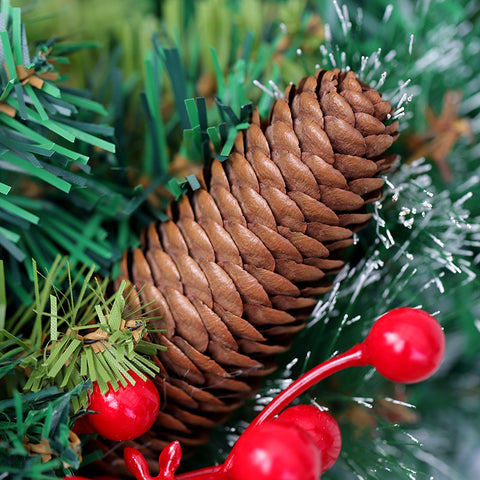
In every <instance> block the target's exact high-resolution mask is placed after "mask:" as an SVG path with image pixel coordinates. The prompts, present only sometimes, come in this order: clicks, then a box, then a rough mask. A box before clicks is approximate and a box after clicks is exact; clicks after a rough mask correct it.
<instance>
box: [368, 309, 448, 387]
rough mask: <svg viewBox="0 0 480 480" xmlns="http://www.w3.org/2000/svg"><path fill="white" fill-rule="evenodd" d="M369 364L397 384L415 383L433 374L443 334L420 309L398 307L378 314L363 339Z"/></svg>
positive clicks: (441, 348)
mask: <svg viewBox="0 0 480 480" xmlns="http://www.w3.org/2000/svg"><path fill="white" fill-rule="evenodd" d="M364 345H365V354H366V357H367V361H368V363H370V364H371V365H373V366H374V367H375V368H376V369H377V370H378V371H379V372H380V373H381V374H382V375H383V376H384V377H386V378H388V379H389V380H391V381H393V382H398V383H415V382H420V381H422V380H425V379H426V378H428V377H429V376H430V375H432V374H433V373H434V372H435V371H436V370H437V369H438V367H439V366H440V364H441V363H442V359H443V355H444V353H445V335H444V333H443V330H442V328H441V326H440V325H439V323H438V322H437V321H436V320H435V318H433V317H432V316H431V315H429V314H428V313H427V312H425V311H423V310H417V309H414V308H397V309H395V310H391V311H390V312H387V313H386V314H385V315H383V316H381V317H380V318H379V319H378V320H377V321H376V322H375V324H374V325H373V327H372V329H371V330H370V333H369V335H368V337H367V338H366V339H365V342H364Z"/></svg>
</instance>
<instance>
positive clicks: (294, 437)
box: [228, 420, 321, 480]
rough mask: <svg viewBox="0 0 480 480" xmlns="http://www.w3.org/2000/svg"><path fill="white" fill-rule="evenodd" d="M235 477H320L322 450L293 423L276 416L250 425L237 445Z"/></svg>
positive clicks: (288, 479) (232, 474) (233, 466)
mask: <svg viewBox="0 0 480 480" xmlns="http://www.w3.org/2000/svg"><path fill="white" fill-rule="evenodd" d="M228 473H229V478H231V480H246V479H255V480H318V479H319V478H320V473H321V460H320V452H319V451H318V449H317V447H316V446H315V444H314V443H313V440H312V439H311V437H310V436H309V435H308V434H307V433H306V432H305V431H304V430H302V429H301V428H299V427H297V426H296V425H294V424H292V423H287V422H282V421H280V420H276V421H274V422H266V423H263V424H261V425H258V426H255V427H252V428H249V429H247V430H246V431H245V433H244V434H243V435H241V436H240V438H239V439H238V441H237V443H236V444H235V446H234V447H233V450H232V456H231V463H230V465H229V470H228Z"/></svg>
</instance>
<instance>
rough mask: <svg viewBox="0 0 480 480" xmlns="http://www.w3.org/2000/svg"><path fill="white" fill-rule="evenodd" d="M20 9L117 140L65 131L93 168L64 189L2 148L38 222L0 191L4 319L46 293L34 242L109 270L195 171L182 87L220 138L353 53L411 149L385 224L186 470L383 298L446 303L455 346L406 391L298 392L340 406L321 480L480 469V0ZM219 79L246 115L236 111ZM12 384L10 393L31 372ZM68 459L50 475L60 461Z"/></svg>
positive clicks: (13, 183)
mask: <svg viewBox="0 0 480 480" xmlns="http://www.w3.org/2000/svg"><path fill="white" fill-rule="evenodd" d="M1 5H2V8H5V5H6V2H5V0H2V2H1ZM12 6H13V7H21V9H22V21H23V22H24V24H25V30H26V34H27V38H28V43H29V45H30V46H31V47H30V49H31V53H32V54H33V52H34V51H35V46H36V45H37V44H38V42H48V41H49V39H51V38H53V37H55V45H56V47H55V48H56V49H58V50H57V51H58V54H59V55H60V56H62V57H68V58H69V60H70V64H69V65H63V64H59V65H58V69H59V71H60V73H61V74H62V75H63V74H65V75H68V78H67V77H65V78H63V77H60V81H59V85H65V86H68V89H71V88H74V89H75V91H71V90H64V91H65V92H67V93H70V94H75V95H79V96H80V97H83V98H87V97H88V98H91V99H92V100H94V101H95V102H98V103H99V104H101V105H103V106H104V107H105V111H104V112H103V111H102V109H100V108H96V109H93V110H92V109H91V108H90V109H86V108H78V113H77V114H76V118H75V120H76V121H78V122H81V123H80V124H79V125H81V128H83V129H84V130H85V131H87V132H94V133H95V134H98V135H99V136H100V137H102V138H103V139H105V141H106V142H111V143H112V144H114V145H115V147H116V148H115V152H113V149H110V150H111V151H108V150H107V149H105V148H102V147H100V148H99V146H98V145H95V144H91V143H90V144H89V143H88V142H78V141H76V142H75V143H74V146H70V148H71V149H72V150H74V151H75V152H77V153H78V154H81V155H85V157H89V159H88V162H86V164H85V165H87V166H88V168H83V169H80V168H79V167H78V165H72V164H68V163H67V164H66V166H67V167H68V168H70V171H71V172H72V173H73V174H74V175H76V177H75V178H76V179H77V182H76V183H75V182H74V183H73V184H72V188H71V189H70V190H69V191H68V192H66V191H62V190H61V189H58V188H52V187H51V186H46V184H45V183H44V182H42V181H39V180H38V179H37V178H35V177H34V176H32V175H28V174H25V173H22V172H19V171H18V169H15V168H12V167H11V163H10V161H9V160H8V158H6V157H5V156H3V155H4V153H5V152H4V150H1V151H0V187H2V186H3V185H9V186H10V187H11V190H9V191H6V190H7V189H6V188H5V189H1V188H0V201H2V202H5V201H10V200H11V201H12V202H13V203H15V204H16V205H19V206H21V207H22V208H24V209H25V210H26V211H27V212H29V213H30V214H32V213H33V214H35V215H38V216H39V217H40V218H41V220H42V221H40V222H38V223H36V224H32V223H31V222H28V221H26V220H25V218H24V217H22V215H19V216H17V217H16V219H12V218H11V216H9V217H8V218H7V213H6V212H5V210H3V209H2V207H1V205H4V203H2V204H1V205H0V219H1V224H0V233H1V234H3V235H4V236H5V235H6V231H5V230H6V229H8V231H9V232H10V234H9V235H7V239H9V240H10V242H11V243H13V244H14V245H15V247H16V248H17V249H18V251H20V252H23V255H15V254H13V253H12V249H9V248H6V247H5V243H2V247H0V255H1V257H0V258H1V259H2V260H3V268H4V271H5V279H6V281H5V284H6V285H5V293H3V294H2V289H1V288H0V320H2V318H3V320H4V322H5V323H4V325H5V326H6V327H7V330H8V329H9V328H8V326H9V324H8V321H9V318H12V317H14V315H15V312H16V311H18V309H20V308H22V305H26V304H29V303H31V302H32V301H33V296H32V294H31V293H30V290H31V289H32V281H33V272H32V269H31V267H30V265H31V258H32V257H34V258H35V260H36V261H37V262H38V264H39V266H40V268H41V269H42V270H43V271H45V269H48V268H49V266H51V264H52V263H53V262H54V259H55V257H56V256H57V255H58V254H61V255H68V256H69V259H70V264H71V268H72V271H73V272H80V271H81V269H82V268H83V267H82V266H83V265H84V264H85V263H88V264H90V263H95V264H96V265H97V266H98V270H97V271H98V273H99V274H101V275H102V276H109V275H110V276H115V274H116V271H117V266H118V262H119V259H120V257H121V255H122V253H123V251H124V250H125V249H126V248H129V247H132V246H135V245H136V244H138V242H139V234H140V231H141V229H142V228H143V227H144V226H145V225H146V224H147V223H148V222H149V221H151V220H153V219H156V218H162V212H163V210H164V208H165V205H166V202H167V201H168V200H169V199H170V198H172V196H174V195H175V194H181V192H182V190H184V189H185V188H189V186H193V187H194V181H193V180H192V179H191V178H190V182H188V181H187V182H186V183H185V177H187V176H189V175H191V174H192V173H195V171H196V169H198V168H199V166H200V165H201V164H202V161H203V160H202V155H203V151H202V143H201V141H199V137H198V135H197V133H196V132H198V128H197V130H195V127H197V126H198V125H195V122H194V121H193V120H192V116H191V112H190V115H189V111H188V109H187V108H186V107H185V103H184V102H183V101H184V100H185V99H186V98H193V97H198V96H200V97H204V98H205V105H206V111H207V113H208V122H209V126H213V127H215V131H216V132H217V133H218V135H220V137H221V140H222V141H221V142H219V143H220V145H219V148H218V153H222V152H221V151H222V148H223V147H224V144H225V143H227V146H228V131H229V129H230V130H232V129H235V128H239V124H241V107H242V106H243V105H246V104H247V103H248V102H252V103H253V104H254V105H259V108H260V110H261V113H262V114H263V115H267V114H268V109H269V106H270V104H271V102H272V100H273V95H274V92H275V88H274V86H273V85H272V84H270V83H269V81H270V80H272V81H273V82H274V84H275V85H277V86H278V88H280V90H283V89H284V87H285V86H286V85H287V84H288V83H289V82H290V81H292V82H296V81H298V80H299V79H300V78H301V77H302V76H304V75H305V74H311V73H313V72H314V70H315V68H316V66H317V65H319V66H321V67H325V68H331V67H332V66H336V65H337V66H343V67H345V66H347V65H348V66H350V67H351V68H352V69H354V70H355V71H356V72H362V73H361V75H363V78H364V79H365V80H366V81H368V82H370V83H373V84H375V83H376V84H377V85H378V88H380V90H381V91H382V92H383V94H384V96H385V97H386V98H388V99H391V100H392V104H393V105H398V108H399V111H398V113H399V119H400V121H401V130H402V135H401V137H400V139H399V140H398V141H397V143H396V144H395V147H394V148H395V150H396V151H397V153H399V154H400V156H401V158H400V162H399V165H398V167H397V169H396V170H395V172H394V173H393V175H391V176H389V182H388V187H387V189H386V192H385V196H384V198H383V199H382V201H381V202H380V203H377V204H374V205H371V211H372V212H374V213H375V215H374V222H372V224H371V225H370V226H369V228H368V229H367V230H365V231H362V232H360V233H359V234H358V238H357V243H356V245H355V246H354V248H352V249H350V251H349V256H350V266H349V268H348V269H346V270H345V271H344V272H343V273H341V274H340V276H339V279H338V280H341V282H340V281H339V282H338V283H337V284H336V286H335V288H334V290H333V292H332V294H331V295H328V294H327V295H326V296H325V297H324V298H322V299H320V301H319V305H318V307H317V309H316V312H315V315H314V317H313V319H312V322H311V324H310V326H309V327H308V328H307V329H306V330H305V331H304V332H302V333H301V334H300V335H299V336H298V337H297V340H296V342H295V345H294V347H293V349H292V350H291V351H290V352H288V353H287V354H285V355H283V356H282V357H281V359H280V364H281V367H282V368H279V370H278V371H277V372H276V373H275V374H274V375H272V376H271V377H269V378H268V379H267V380H266V381H265V383H264V386H263V387H262V389H261V391H260V392H259V394H258V396H257V397H256V398H255V399H253V400H252V401H251V402H249V403H247V405H246V406H245V407H244V408H242V409H241V410H240V411H239V412H237V413H236V414H235V416H234V417H233V418H232V419H231V421H229V422H228V424H227V426H225V427H219V428H218V429H217V430H216V431H215V432H214V435H213V437H212V441H211V442H210V443H209V444H208V445H206V446H204V447H202V448H201V449H200V450H199V451H198V452H197V453H196V455H194V456H193V457H192V458H191V459H189V460H188V463H186V465H185V468H199V467H201V466H204V465H206V464H211V463H212V462H213V461H221V460H222V458H223V457H224V456H225V455H226V453H227V452H228V450H229V449H230V445H231V444H232V442H233V441H234V439H235V438H236V435H237V432H238V431H241V429H242V428H243V427H244V426H245V424H246V423H247V422H248V421H249V420H250V419H252V418H253V417H254V415H255V411H256V410H257V409H258V408H260V407H261V405H263V404H264V403H265V402H266V401H267V399H268V398H269V397H271V396H274V393H275V392H276V391H278V390H279V389H281V388H282V387H284V386H285V384H286V383H288V379H290V378H296V377H298V376H299V375H300V374H301V373H302V372H303V371H305V370H307V369H309V368H312V367H313V366H314V365H315V364H317V363H319V362H321V361H323V360H325V359H326V358H328V357H329V356H331V355H332V354H333V353H334V352H337V351H342V350H344V349H346V348H348V347H349V346H351V345H353V344H354V343H358V342H359V341H360V340H361V339H362V338H363V337H364V336H365V334H366V332H367V331H368V328H369V327H370V326H371V324H372V322H373V321H374V319H375V318H377V317H378V316H379V315H381V314H382V313H383V312H385V311H386V310H388V309H391V308H394V307H397V306H422V308H424V309H425V310H427V311H430V312H432V313H436V315H437V317H438V319H439V320H440V322H441V324H442V326H444V328H445V332H446V335H447V356H446V359H445V362H444V365H443V367H442V368H441V370H440V372H438V374H437V375H436V376H435V377H434V378H433V379H431V380H429V381H427V382H425V383H422V384H419V385H414V386H409V387H407V388H403V387H399V386H394V385H391V384H389V383H388V382H386V381H383V380H382V379H380V378H379V376H378V375H376V374H372V372H371V371H369V370H362V369H359V370H355V371H353V372H345V373H344V374H341V375H337V376H335V378H334V379H333V380H332V381H331V382H326V383H324V384H321V385H319V386H318V387H316V388H315V389H313V390H312V391H310V392H309V393H308V394H307V395H306V396H305V397H304V399H303V400H304V401H315V402H317V403H318V404H320V405H325V406H328V407H329V408H330V409H331V410H332V412H333V414H334V415H335V416H337V418H339V419H340V423H341V427H342V434H343V441H344V448H343V453H342V456H341V459H340V461H339V462H338V464H336V465H335V466H334V468H333V469H332V470H331V471H329V472H327V473H326V474H325V475H324V476H323V477H322V478H325V479H331V480H333V479H340V478H342V479H346V478H352V479H355V478H358V479H362V478H363V479H382V480H384V479H387V480H388V479H389V478H392V479H403V478H405V479H409V478H416V479H429V478H432V477H433V478H435V479H436V480H444V479H445V480H447V479H448V480H463V479H465V480H467V479H468V480H473V479H476V478H479V476H480V464H479V460H478V458H480V450H479V445H480V442H479V440H480V434H479V431H480V408H479V404H480V375H479V374H480V353H479V348H478V345H479V341H480V323H479V322H480V321H479V318H480V289H479V281H478V278H477V276H478V272H479V260H480V250H479V246H480V226H479V225H480V222H479V220H480V207H479V203H478V201H477V197H478V195H479V194H480V184H479V182H480V163H479V158H480V145H479V144H478V138H479V137H478V134H479V131H480V69H479V68H478V66H477V65H478V56H479V54H480V7H479V5H478V4H477V2H475V1H474V0H461V1H453V0H444V1H440V0H419V1H415V0H405V1H402V2H396V3H392V4H390V3H388V2H387V1H384V0H372V1H369V2H368V3H364V2H360V1H358V2H357V1H347V2H344V3H341V4H336V3H334V2H330V1H326V0H325V1H324V0H317V1H315V0H310V1H307V0H296V1H293V0H292V1H280V0H279V1H274V0H269V1H261V0H244V1H240V0H238V1H236V0H230V1H220V0H196V1H195V0H184V1H175V0H164V1H162V2H155V1H154V0H141V1H134V0H116V1H113V0H112V1H104V2H95V1H94V0H67V1H65V0H63V1H59V0H42V1H38V2H30V1H24V0H22V1H13V0H12ZM66 44H68V45H69V47H68V48H67V47H65V48H63V50H62V45H66ZM212 49H213V50H212ZM379 49H380V50H379ZM367 57H368V59H367ZM55 68H57V65H56V66H55ZM384 72H386V76H385V77H383V76H382V74H383V73H384ZM254 80H256V81H258V82H260V83H261V85H263V86H264V87H265V88H266V89H268V90H269V91H270V92H271V94H267V93H264V92H263V90H262V89H261V88H259V87H258V86H256V85H255V84H254V83H253V81H254ZM2 85H3V84H2ZM400 87H401V88H400ZM61 88H62V89H63V88H66V87H63V86H61ZM215 95H216V96H218V97H219V98H220V100H221V102H222V103H223V104H225V105H229V106H231V108H232V111H233V112H234V114H235V115H236V116H237V117H238V118H237V121H235V120H232V119H231V118H229V117H228V116H227V118H226V121H224V117H225V110H223V111H222V110H221V109H219V108H218V107H217V105H216V104H215V100H214V96H215ZM3 100H4V99H3V98H2V101H3ZM402 107H405V110H404V112H402V111H401V110H400V109H401V108H402ZM102 113H103V114H102ZM222 113H223V117H222ZM0 115H4V114H3V113H0ZM222 123H224V127H221V124H222ZM2 125H3V124H2ZM37 127H38V132H40V133H41V134H42V135H43V134H45V132H44V130H43V129H42V128H41V126H37ZM37 127H35V128H37ZM110 127H113V128H110ZM212 135H213V133H212ZM45 136H46V138H47V137H48V135H47V134H45ZM102 145H103V144H102ZM103 146H105V145H103ZM82 158H83V157H82ZM445 165H447V169H446V168H445ZM71 178H74V177H71ZM192 182H193V183H192ZM7 220H8V222H7ZM53 220H55V221H53ZM13 251H14V252H15V253H17V254H18V251H17V250H15V249H14V250H13ZM0 277H1V275H0ZM0 283H1V282H0ZM59 288H60V289H61V288H62V286H61V285H59ZM7 299H8V305H7ZM2 308H3V309H4V310H3V311H4V312H5V313H4V314H2ZM2 326H3V325H2ZM2 338H3V337H2ZM2 345H3V347H4V350H2V351H3V352H5V349H7V350H8V351H7V352H6V353H4V355H3V357H1V358H0V360H1V361H2V362H3V363H2V364H0V365H6V366H5V372H7V370H8V372H9V375H10V377H11V370H10V369H11V368H13V366H14V365H13V363H11V361H12V362H13V360H11V359H12V358H13V356H12V355H10V353H8V352H10V350H9V349H10V348H12V347H11V344H10V343H8V342H7V341H6V340H5V342H4V344H2ZM15 362H16V360H15ZM15 365H16V364H15ZM17 380H18V379H17ZM6 385H8V388H5V389H3V390H2V396H4V397H6V398H5V400H6V401H7V400H8V397H9V396H10V397H12V398H13V395H14V394H13V390H15V389H16V387H21V381H19V380H18V381H17V382H13V384H12V382H10V383H8V382H7V384H6ZM14 387H15V388H14ZM2 388H3V385H2ZM3 392H5V393H3ZM47 393H48V394H51V395H54V393H51V392H50V391H49V392H47ZM23 395H26V394H23ZM55 395H57V394H56V393H55ZM55 395H54V396H52V401H53V399H54V398H55V399H57V398H58V397H57V396H55ZM16 398H17V397H16ZM24 399H25V398H24ZM410 405H413V406H415V408H413V407H411V406H410ZM2 407H5V409H8V408H11V405H10V404H8V403H7V404H5V405H4V404H2V403H0V408H2ZM5 411H7V413H8V415H9V417H10V418H12V413H11V411H10V410H5ZM48 414H49V415H50V413H48ZM58 418H59V421H61V423H62V422H63V424H65V425H67V424H68V423H69V421H70V420H69V419H68V418H66V416H63V417H61V420H60V417H58ZM17 421H19V420H18V419H17ZM35 421H36V420H35ZM392 425H393V426H392ZM58 431H60V430H58ZM64 434H65V433H64V431H63V430H62V435H63V436H64ZM58 438H60V437H58ZM61 438H64V437H61ZM66 451H67V450H65V452H66ZM61 455H62V454H60V457H61ZM61 458H63V457H61ZM2 461H3V460H2V457H1V455H0V465H2V463H1V462H2ZM58 465H59V463H58V462H57V463H56V464H55V465H53V466H51V467H50V469H49V471H47V469H45V470H42V471H46V472H47V473H49V474H50V473H51V475H53V474H54V473H52V472H54V471H55V469H57V467H58ZM71 465H72V466H74V467H75V463H74V462H73V463H71ZM32 468H33V467H32ZM35 468H39V467H35ZM0 470H1V468H0ZM32 471H33V470H32ZM38 471H39V472H40V469H39V470H38ZM56 471H57V472H58V470H56ZM10 475H11V476H8V474H7V476H6V477H1V476H0V478H29V477H28V476H25V475H26V474H25V473H21V471H20V470H19V472H18V474H17V476H16V477H15V476H14V474H10ZM22 475H24V476H22ZM39 475H40V474H39ZM42 475H43V473H42ZM32 478H33V477H32ZM35 478H44V477H41V476H38V477H35ZM46 478H52V477H51V476H50V477H46Z"/></svg>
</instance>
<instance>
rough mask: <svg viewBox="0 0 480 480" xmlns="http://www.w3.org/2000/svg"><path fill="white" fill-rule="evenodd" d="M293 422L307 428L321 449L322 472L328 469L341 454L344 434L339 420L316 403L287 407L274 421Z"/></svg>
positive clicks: (304, 428)
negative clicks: (315, 404) (316, 405)
mask: <svg viewBox="0 0 480 480" xmlns="http://www.w3.org/2000/svg"><path fill="white" fill-rule="evenodd" d="M279 420H280V421H284V422H291V423H293V424H295V425H296V426H297V427H300V428H302V429H303V430H305V431H306V432H307V433H308V434H309V435H310V436H311V437H312V439H313V442H314V443H315V445H316V446H317V448H318V450H319V451H320V456H321V463H322V472H325V471H326V470H328V469H329V468H330V467H331V466H332V465H333V464H334V463H335V462H336V461H337V458H338V456H339V455H340V450H341V449H342V434H341V432H340V427H339V426H338V423H337V421H336V420H335V419H334V418H333V417H332V416H331V415H330V414H329V413H328V412H325V411H324V410H320V409H319V408H318V407H315V406H314V405H296V406H294V407H290V408H287V409H286V410H284V411H283V412H282V413H281V414H280V415H279V416H278V420H274V421H279Z"/></svg>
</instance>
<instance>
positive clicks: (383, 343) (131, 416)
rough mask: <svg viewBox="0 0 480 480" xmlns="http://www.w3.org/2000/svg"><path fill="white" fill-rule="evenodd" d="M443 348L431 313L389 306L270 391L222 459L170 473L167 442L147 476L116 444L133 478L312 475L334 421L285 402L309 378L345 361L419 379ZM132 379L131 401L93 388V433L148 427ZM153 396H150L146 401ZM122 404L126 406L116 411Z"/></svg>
mask: <svg viewBox="0 0 480 480" xmlns="http://www.w3.org/2000/svg"><path fill="white" fill-rule="evenodd" d="M444 352H445V336H444V333H443V330H442V328H441V327H440V325H439V324H438V322H437V321H436V320H435V319H434V318H433V317H432V316H430V315H429V314H428V313H426V312H424V311H422V310H418V309H413V308H398V309H395V310H391V311H390V312H388V313H386V314H385V315H383V316H382V317H380V318H379V319H378V320H377V321H376V322H375V324H374V325H373V327H372V329H371V331H370V333H369V335H368V337H367V338H366V339H365V341H364V342H363V343H360V344H358V345H355V346H354V347H353V348H351V349H350V350H348V351H347V352H345V353H343V354H342V355H338V356H336V357H334V358H332V359H330V360H328V361H326V362H324V363H322V364H320V365H318V366H317V367H315V368H314V369H312V370H310V371H309V372H307V373H306V374H304V375H303V376H302V377H300V378H299V379H298V380H296V381H295V382H293V383H292V384H291V385H290V386H289V387H288V388H286V389H285V390H284V391H283V392H282V393H280V394H279V395H278V396H277V397H276V398H274V399H273V400H272V402H270V403H269V404H268V405H267V406H266V407H265V409H264V410H263V411H262V412H261V413H260V414H259V415H258V416H257V418H255V420H254V421H253V422H252V423H251V424H250V425H249V427H248V428H247V429H246V431H245V432H244V433H243V434H242V435H241V436H240V438H239V439H238V441H237V443H236V444H235V445H234V447H233V449H232V451H231V453H230V455H229V456H228V457H227V459H226V460H225V462H224V463H223V464H222V465H217V466H212V467H206V468H204V469H201V470H196V471H194V472H189V473H183V474H179V475H177V476H176V475H175V471H176V469H177V468H178V466H179V464H180V460H181V450H180V444H179V443H178V442H173V443H171V444H170V445H169V446H168V447H166V448H165V449H164V450H163V451H162V454H161V455H160V460H159V463H160V474H159V475H158V476H157V477H155V478H153V477H151V476H150V474H149V471H148V465H147V462H146V460H145V458H144V457H143V456H142V454H141V453H140V452H138V451H137V450H135V449H133V448H126V449H125V450H124V455H125V461H126V464H127V467H128V468H129V470H130V471H131V472H132V473H133V474H134V475H135V478H137V480H187V479H196V480H246V479H249V478H255V479H256V480H287V479H288V480H318V479H319V478H320V476H321V473H322V472H324V471H325V470H327V469H329V468H330V467H331V466H332V465H333V463H334V462H335V461H336V459H337V457H338V455H339V453H340V448H341V435H340V428H339V427H338V424H337V422H336V421H335V420H334V419H333V417H332V416H331V415H330V414H328V413H327V412H325V411H322V410H320V409H318V408H316V407H314V406H312V405H298V406H294V407H290V408H287V407H288V405H289V404H290V403H291V402H292V401H293V400H294V399H295V398H297V397H298V396H299V395H300V394H301V393H303V392H304V391H305V390H307V389H308V388H310V387H311V386H312V385H314V384H315V383H317V382H319V381H320V380H322V379H323V378H325V377H327V376H329V375H331V374H333V373H335V372H337V371H339V370H341V369H343V368H347V367H355V366H365V365H372V366H373V367H375V368H376V369H377V370H378V371H379V372H380V373H381V374H382V375H383V376H385V377H386V378H388V379H389V380H391V381H394V382H399V383H414V382H419V381H422V380H424V379H426V378H428V377H429V376H430V375H432V374H433V373H434V372H435V371H436V370H437V369H438V367H439V366H440V363H441V362H442V359H443V355H444ZM137 383H139V382H138V381H137ZM136 385H137V384H136ZM139 385H140V387H139V388H141V389H142V391H141V393H140V394H139V397H140V398H141V401H139V402H138V403H137V402H136V400H135V398H136V395H137V394H135V393H131V389H128V388H127V389H121V390H119V391H118V392H116V393H115V394H113V393H111V392H109V393H108V394H107V396H106V397H108V398H112V400H103V399H99V398H97V397H98V395H99V393H98V390H95V389H94V393H93V394H92V403H91V409H93V410H96V411H99V412H100V413H99V414H97V415H99V416H98V417H97V420H94V419H95V416H93V417H91V419H90V423H91V424H92V425H94V427H95V428H96V429H97V431H98V432H99V433H101V434H102V435H104V436H107V437H108V438H113V439H117V438H122V439H123V438H125V437H127V438H134V437H132V436H129V435H130V434H126V433H125V431H124V426H125V425H124V424H125V423H128V424H129V427H130V428H131V429H132V432H133V433H132V434H134V435H140V434H141V433H143V431H146V430H148V428H149V427H150V426H151V424H152V423H153V421H154V419H155V416H156V413H155V414H154V413H153V410H155V408H156V411H158V405H159V402H158V401H157V404H156V406H155V408H153V406H152V413H151V417H149V418H148V421H145V416H146V412H145V403H144V402H145V396H144V395H147V396H148V398H150V396H151V397H152V398H153V397H155V395H154V393H153V391H150V389H149V388H147V387H146V386H145V385H143V384H142V383H139ZM152 386H153V384H152ZM137 388H138V387H137ZM153 388H154V389H155V387H154V386H153ZM126 392H127V393H126ZM155 393H156V390H155ZM123 395H127V397H128V400H127V401H126V402H123V401H122V400H121V398H120V397H122V396H123ZM132 395H133V397H132ZM110 396H111V397H110ZM156 396H157V398H158V393H156ZM114 399H115V400H114ZM155 402H156V401H155V400H153V399H152V405H153V404H155ZM127 407H128V410H129V412H128V414H127V413H125V412H118V411H117V410H118V408H120V409H123V408H127ZM110 409H111V410H110ZM108 411H111V413H110V414H109V413H108ZM109 417H111V418H109ZM137 423H141V424H142V425H141V427H140V426H139V425H137ZM147 425H148V426H147ZM142 429H145V430H143V431H142ZM117 430H118V431H121V433H118V431H117Z"/></svg>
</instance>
